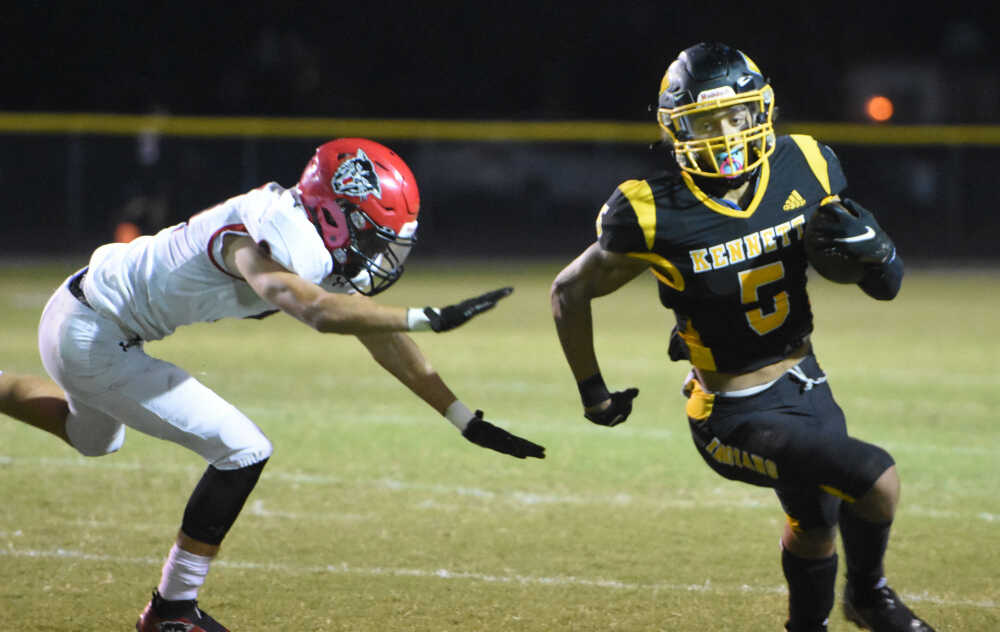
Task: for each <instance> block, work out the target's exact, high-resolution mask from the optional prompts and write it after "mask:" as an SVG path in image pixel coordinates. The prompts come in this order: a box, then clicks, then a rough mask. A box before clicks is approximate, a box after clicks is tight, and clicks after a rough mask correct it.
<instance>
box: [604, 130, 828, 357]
mask: <svg viewBox="0 0 1000 632" xmlns="http://www.w3.org/2000/svg"><path fill="white" fill-rule="evenodd" d="M759 169H760V170H759V173H758V174H757V177H756V180H755V181H754V182H751V185H750V186H751V187H753V189H752V192H748V194H747V195H748V196H749V197H750V199H749V201H748V202H746V203H745V209H740V208H737V207H735V206H733V205H730V204H728V203H727V202H725V201H723V200H721V199H719V198H713V197H711V196H709V195H708V194H706V193H705V192H704V191H702V190H701V189H699V188H698V187H697V185H696V184H695V182H694V180H692V178H691V177H690V176H689V175H688V174H686V173H680V174H678V173H668V174H664V175H661V176H657V177H653V178H649V179H647V180H628V181H626V182H623V183H622V184H621V185H619V187H618V188H617V189H616V190H615V192H614V193H613V194H612V195H611V197H610V198H609V199H608V202H607V203H606V204H605V205H604V206H603V207H602V208H601V212H600V214H599V215H598V218H597V233H598V241H599V243H600V245H601V247H603V248H604V249H606V250H609V251H612V252H616V253H622V254H626V255H628V256H630V257H636V258H639V259H643V260H645V261H648V262H649V263H650V264H651V270H652V272H653V274H654V275H655V276H656V278H657V280H658V281H659V283H658V286H659V293H660V302H661V303H662V304H663V305H664V306H665V307H667V308H670V309H672V310H674V313H675V315H676V317H677V328H676V330H675V332H676V334H679V336H680V340H679V341H678V342H681V343H682V344H680V347H681V349H683V353H682V354H681V357H687V358H688V359H689V360H690V361H691V363H692V364H694V365H695V366H697V367H699V368H703V369H707V370H712V371H722V372H727V373H742V372H746V371H752V370H754V369H757V368H760V367H762V366H766V365H768V364H771V363H773V362H776V361H778V360H780V359H782V358H783V357H785V356H786V355H787V354H788V352H789V351H791V350H792V349H794V348H795V347H797V346H798V345H799V344H801V343H802V340H803V338H804V337H805V336H806V335H808V334H809V333H810V332H811V331H812V327H813V322H812V310H811V309H810V305H809V296H808V294H807V293H806V266H807V262H806V255H805V250H804V248H803V246H802V235H803V229H804V226H805V222H806V219H808V217H809V216H810V214H811V213H812V212H813V211H815V209H816V208H817V207H818V206H819V205H820V204H821V203H822V202H823V201H824V200H825V199H827V198H829V197H830V196H835V195H837V194H839V193H840V192H841V191H842V190H843V189H844V188H845V187H846V186H847V181H846V178H845V177H844V174H843V171H842V170H841V167H840V162H839V161H838V160H837V157H836V155H834V153H833V151H832V150H831V149H830V148H829V147H826V146H825V145H822V144H820V143H818V142H816V140H814V139H813V138H812V137H810V136H802V135H791V136H781V137H779V138H778V140H777V145H776V148H775V150H774V153H773V154H771V156H770V157H769V159H768V160H765V161H764V162H763V163H762V164H761V166H760V168H759ZM744 199H746V198H744ZM672 346H674V345H672ZM672 355H673V354H672ZM675 359H676V358H675Z"/></svg>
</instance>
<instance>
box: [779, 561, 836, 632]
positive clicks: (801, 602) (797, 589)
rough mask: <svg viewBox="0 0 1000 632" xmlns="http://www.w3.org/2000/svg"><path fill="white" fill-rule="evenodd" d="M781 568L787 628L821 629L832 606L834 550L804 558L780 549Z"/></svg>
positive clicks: (834, 574)
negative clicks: (786, 610)
mask: <svg viewBox="0 0 1000 632" xmlns="http://www.w3.org/2000/svg"><path fill="white" fill-rule="evenodd" d="M781 568H782V570H784V571H785V579H786V580H787V581H788V623H787V624H785V627H786V629H788V630H825V629H826V620H827V618H828V617H829V616H830V610H832V609H833V585H834V582H836V580H837V554H836V553H834V554H833V555H831V556H830V557H822V558H819V559H813V560H810V559H805V558H802V557H798V556H796V555H793V554H791V553H789V552H788V551H786V550H785V548H784V547H782V549H781Z"/></svg>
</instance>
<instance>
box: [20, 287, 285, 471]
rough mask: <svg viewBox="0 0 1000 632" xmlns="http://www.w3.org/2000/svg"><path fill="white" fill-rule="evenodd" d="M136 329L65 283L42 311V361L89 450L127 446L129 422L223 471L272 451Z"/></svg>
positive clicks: (72, 427) (82, 448) (70, 430)
mask: <svg viewBox="0 0 1000 632" xmlns="http://www.w3.org/2000/svg"><path fill="white" fill-rule="evenodd" d="M132 337H133V336H132V334H129V333H128V332H126V331H124V330H122V328H121V327H120V326H119V325H118V324H116V323H115V322H113V321H112V320H109V319H107V318H105V317H103V316H101V315H99V314H98V313H97V312H95V311H94V310H93V309H91V308H89V307H87V306H86V305H84V304H83V303H81V302H80V301H78V300H77V299H76V298H74V297H73V295H72V294H70V292H69V290H68V289H67V286H66V283H65V282H64V283H63V284H62V285H61V286H60V287H59V289H58V290H56V292H55V294H53V295H52V298H51V299H49V302H48V304H47V305H46V306H45V311H44V312H42V320H41V323H40V325H39V329H38V347H39V350H40V351H41V355H42V364H44V365H45V370H46V371H48V373H49V375H50V376H51V377H52V379H53V380H55V381H56V383H57V384H59V386H61V387H62V389H63V390H64V391H65V392H66V398H67V400H68V401H69V410H70V412H69V417H68V419H67V420H66V434H67V435H69V439H70V442H71V443H72V444H73V447H75V448H76V449H77V450H78V451H79V452H80V453H81V454H83V455H84V456H103V455H105V454H109V453H111V452H114V451H116V450H118V449H119V448H121V446H122V443H123V442H124V441H125V426H129V427H132V428H135V429H136V430H138V431H140V432H144V433H146V434H148V435H152V436H154V437H158V438H160V439H166V440H167V441H172V442H174V443H177V444H179V445H182V446H184V447H186V448H188V449H190V450H193V451H194V452H197V453H198V454H200V455H201V456H202V457H203V458H204V459H205V460H206V461H208V463H209V464H211V465H213V466H215V467H216V468H218V469H220V470H234V469H238V468H241V467H246V466H248V465H252V464H254V463H257V462H259V461H262V460H263V459H266V458H268V457H269V456H270V455H271V451H272V447H271V442H270V440H268V438H267V437H266V436H264V433H263V432H261V430H260V429H259V428H258V427H257V426H256V424H254V423H253V422H252V421H250V419H249V418H247V417H246V416H245V415H244V414H243V413H241V412H240V411H238V410H237V409H236V408H235V407H234V406H233V405H232V404H230V403H229V402H227V401H226V400H224V399H222V398H221V397H219V396H218V395H216V394H215V393H214V392H213V391H212V390H211V389H209V388H208V387H206V386H205V385H203V384H201V383H200V382H198V380H196V379H194V378H193V377H191V375H190V374H189V373H188V372H187V371H185V370H183V369H181V368H180V367H178V366H176V365H173V364H171V363H169V362H164V361H163V360H158V359H156V358H154V357H151V356H149V355H147V354H146V353H145V351H143V349H142V343H141V342H135V341H133V342H132V344H131V345H130V344H129V341H130V338H132Z"/></svg>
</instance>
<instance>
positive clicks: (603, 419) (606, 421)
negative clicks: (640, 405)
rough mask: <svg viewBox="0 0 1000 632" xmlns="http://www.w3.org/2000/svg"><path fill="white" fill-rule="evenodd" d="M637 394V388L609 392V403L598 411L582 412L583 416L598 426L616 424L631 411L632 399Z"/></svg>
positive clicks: (623, 419) (626, 417) (624, 418)
mask: <svg viewBox="0 0 1000 632" xmlns="http://www.w3.org/2000/svg"><path fill="white" fill-rule="evenodd" d="M638 395H639V389H637V388H634V387H633V388H627V389H625V390H624V391H616V392H614V393H611V405H610V406H608V407H607V408H605V409H604V410H602V411H600V412H592V413H588V412H585V413H583V416H584V417H586V418H587V419H589V420H590V421H592V422H594V423H595V424H597V425H599V426H617V425H618V424H620V423H622V422H623V421H625V420H626V419H628V416H629V414H631V413H632V400H633V399H635V398H636V397H637V396H638Z"/></svg>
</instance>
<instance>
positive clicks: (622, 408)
mask: <svg viewBox="0 0 1000 632" xmlns="http://www.w3.org/2000/svg"><path fill="white" fill-rule="evenodd" d="M648 267H649V263H647V262H646V261H643V260H640V259H635V258H632V257H628V256H625V255H621V254H617V253H613V252H609V251H607V250H604V249H603V248H601V246H600V245H599V244H596V243H595V244H592V245H591V246H590V247H589V248H587V249H586V250H585V251H583V253H582V254H581V255H580V256H578V257H577V258H576V259H574V260H573V261H572V262H570V264H569V265H568V266H566V267H565V268H563V270H562V271H561V272H560V273H559V274H558V275H557V276H556V279H555V281H553V283H552V290H551V292H550V299H551V303H552V316H553V318H554V319H555V323H556V331H557V332H558V334H559V342H560V343H561V344H562V348H563V353H564V354H565V356H566V361H567V362H568V363H569V368H570V370H571V371H572V372H573V377H574V378H575V379H576V383H577V386H578V387H579V389H580V397H581V400H582V402H583V406H584V411H585V416H586V417H587V419H590V420H591V421H593V422H594V423H597V424H601V425H609V426H613V425H616V424H619V423H621V422H623V421H625V419H626V418H627V417H628V413H629V412H630V411H631V408H632V404H631V402H632V399H633V398H634V397H635V396H636V395H638V394H639V391H638V390H637V389H634V388H632V389H626V390H625V391H620V392H617V393H609V392H608V390H607V387H606V386H605V385H604V380H603V378H602V377H601V369H600V366H599V365H598V363H597V354H596V353H595V352H594V327H593V317H592V312H591V308H590V303H591V301H592V300H593V299H595V298H597V297H600V296H604V295H606V294H610V293H611V292H614V291H615V290H617V289H618V288H620V287H621V286H623V285H625V284H626V283H628V282H629V281H631V280H632V279H634V278H635V277H636V276H638V275H639V273H641V272H642V271H643V270H645V269H647V268H648Z"/></svg>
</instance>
